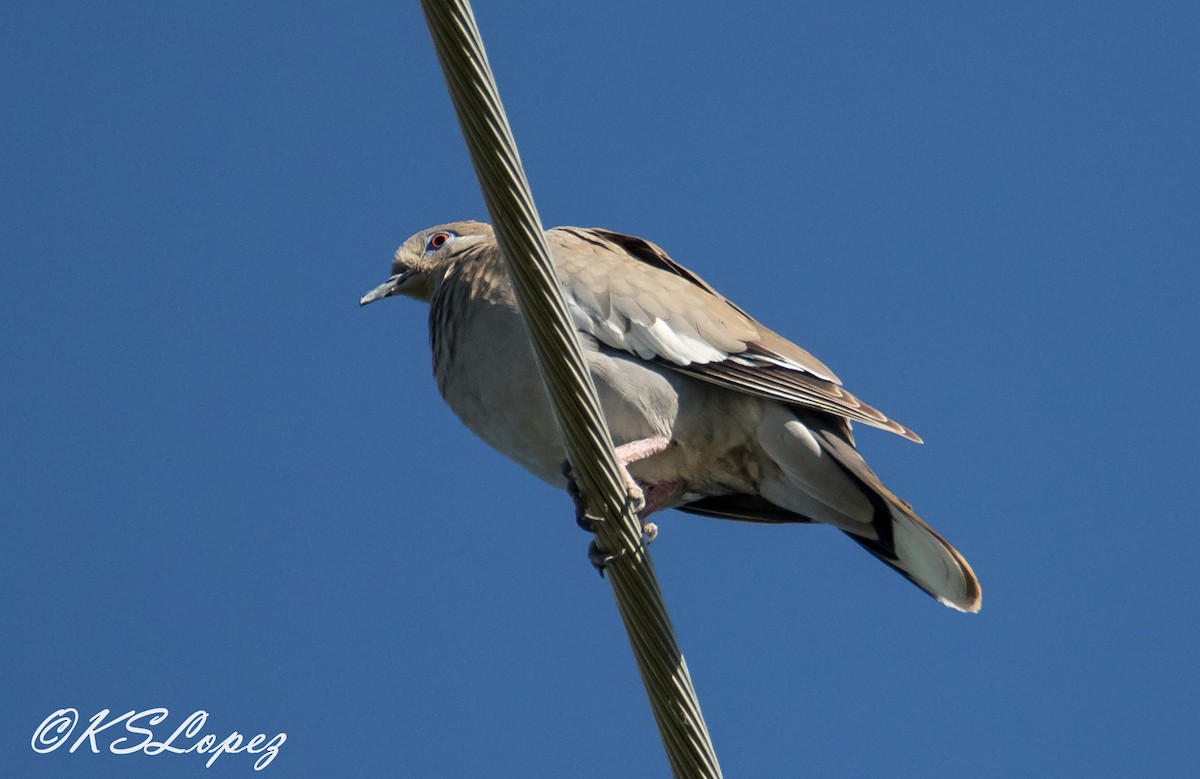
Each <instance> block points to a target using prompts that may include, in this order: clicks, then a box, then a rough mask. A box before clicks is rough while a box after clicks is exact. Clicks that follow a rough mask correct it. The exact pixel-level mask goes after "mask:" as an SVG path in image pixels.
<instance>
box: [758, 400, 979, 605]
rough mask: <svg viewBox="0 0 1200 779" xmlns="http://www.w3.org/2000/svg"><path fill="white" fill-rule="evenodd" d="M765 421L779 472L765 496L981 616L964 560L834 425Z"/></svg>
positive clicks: (763, 436) (763, 435)
mask: <svg viewBox="0 0 1200 779" xmlns="http://www.w3.org/2000/svg"><path fill="white" fill-rule="evenodd" d="M779 411H786V413H787V415H788V416H787V417H780V418H777V419H770V418H769V417H771V416H773V415H774V413H769V414H768V418H764V420H763V424H762V426H761V427H760V429H759V439H760V441H761V443H762V444H763V448H764V449H765V450H766V451H767V453H768V454H769V455H770V456H771V458H772V459H773V460H774V461H775V462H776V464H777V465H779V467H780V470H781V472H782V473H781V475H780V477H779V478H778V479H776V480H774V481H771V482H764V483H763V484H762V485H760V489H761V490H762V494H763V497H764V498H766V499H767V500H769V501H771V502H772V503H775V504H778V505H780V506H783V507H784V508H787V509H788V510H790V511H794V512H796V513H798V514H801V515H803V516H804V517H806V518H809V519H812V520H815V521H817V522H824V523H827V524H830V525H833V526H835V527H837V528H838V529H839V530H841V531H843V532H844V533H846V535H848V536H850V537H851V538H852V539H854V541H855V542H857V543H858V544H859V545H860V546H862V547H863V548H864V549H866V550H867V551H868V552H870V553H871V554H873V555H875V556H876V557H877V558H879V559H880V560H881V561H883V562H884V563H886V564H887V565H889V566H891V567H892V568H894V569H895V570H896V571H898V572H899V573H900V574H902V575H903V576H904V577H905V578H907V579H908V580H909V581H911V582H912V583H913V584H915V585H917V586H918V587H920V588H921V589H922V590H924V591H925V592H927V593H928V594H929V595H930V596H932V597H933V598H936V599H937V600H938V601H940V602H941V603H943V604H945V605H947V606H950V607H951V608H955V609H958V610H959V611H968V612H976V611H979V607H980V603H981V601H982V597H983V596H982V591H981V589H980V586H979V580H978V579H977V578H976V577H975V572H974V571H972V570H971V566H970V565H969V564H968V563H967V561H966V560H965V559H963V556H962V555H961V554H959V553H958V551H957V550H956V549H955V548H954V547H953V546H951V545H950V544H949V543H948V542H947V541H946V539H944V538H942V536H941V535H939V534H938V532H937V531H936V530H934V529H933V528H931V527H930V526H929V525H927V524H925V522H924V521H923V520H922V519H921V518H920V517H918V516H917V515H916V513H915V512H914V511H913V510H912V507H911V506H909V505H908V504H907V503H905V502H904V501H903V500H901V499H900V498H898V497H896V495H895V494H893V493H892V491H891V490H889V489H888V488H887V487H885V486H884V485H883V482H881V481H880V480H879V477H878V476H876V475H875V473H874V472H873V471H872V470H871V469H870V467H869V466H868V465H867V463H866V461H864V460H863V458H862V456H861V455H860V454H859V453H858V451H857V450H856V449H855V448H854V445H853V444H851V443H850V440H849V437H848V434H847V433H846V432H844V430H843V429H842V428H841V427H840V426H839V425H829V424H824V420H823V419H821V418H816V417H810V416H809V415H805V416H804V417H803V420H802V419H801V418H798V417H797V416H794V415H793V414H794V412H793V411H792V410H790V409H788V410H785V409H782V408H780V409H779Z"/></svg>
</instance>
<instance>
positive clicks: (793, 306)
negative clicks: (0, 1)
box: [0, 0, 1200, 777]
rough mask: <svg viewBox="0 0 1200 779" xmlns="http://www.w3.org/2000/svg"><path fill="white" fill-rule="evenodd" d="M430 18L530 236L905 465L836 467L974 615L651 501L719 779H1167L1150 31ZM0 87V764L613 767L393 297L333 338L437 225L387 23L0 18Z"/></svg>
mask: <svg viewBox="0 0 1200 779" xmlns="http://www.w3.org/2000/svg"><path fill="white" fill-rule="evenodd" d="M476 13H477V15H478V18H479V21H480V24H481V26H482V29H483V33H484V38H485V41H486V43H487V46H488V50H489V53H490V56H491V59H492V63H493V66H494V68H495V70H496V74H497V77H498V79H499V82H500V87H501V92H502V94H503V97H504V99H505V102H506V106H507V109H508V113H509V117H510V119H511V121H512V123H513V126H514V130H515V133H516V137H517V141H518V143H519V145H520V148H521V151H522V155H523V158H524V161H525V164H526V168H527V171H528V174H529V177H530V181H531V183H532V185H533V190H534V195H535V198H536V199H537V202H538V204H539V208H540V211H541V214H542V218H543V220H544V222H545V223H546V224H547V226H549V225H557V224H574V225H583V226H603V227H607V228H611V229H615V230H619V231H622V232H627V233H632V234H635V235H640V236H642V237H645V238H648V239H650V240H652V241H654V242H656V243H658V244H660V245H662V246H663V247H665V248H666V249H667V251H668V252H670V253H671V254H672V256H674V257H675V258H676V259H677V260H679V261H680V262H682V263H684V264H685V265H687V266H689V267H690V268H692V269H693V270H695V271H696V272H697V273H699V274H700V275H702V276H703V277H704V278H705V279H706V280H707V281H709V282H711V283H712V284H713V285H714V286H716V287H717V288H718V289H720V290H721V291H722V292H724V293H725V294H726V295H727V296H729V297H730V298H732V299H733V300H735V301H736V302H738V303H739V304H741V305H742V306H743V307H745V308H747V309H748V310H749V311H750V312H751V313H753V314H754V315H755V316H757V317H758V318H759V319H761V320H762V321H764V322H765V323H766V324H768V325H769V326H771V327H773V328H774V329H776V330H778V331H780V332H782V333H784V334H786V335H788V336H789V337H791V338H793V339H794V340H796V341H797V342H799V343H800V344H802V345H803V346H805V347H806V348H808V349H810V350H811V351H812V352H814V353H815V354H816V355H817V356H818V357H820V358H821V359H822V360H824V361H825V362H826V363H827V364H829V365H830V366H831V367H832V368H833V369H834V370H835V371H837V372H838V374H839V375H840V376H841V377H842V378H843V380H844V381H845V382H846V385H847V386H848V387H849V388H850V389H851V390H852V391H854V392H855V393H856V394H858V395H859V396H861V397H863V398H864V399H865V400H867V401H868V402H870V403H872V404H874V405H877V406H879V407H880V408H882V409H883V410H885V411H886V412H887V413H889V414H890V415H892V416H894V417H896V418H897V419H899V420H901V421H903V422H904V423H906V424H908V425H910V426H912V427H913V428H914V429H916V430H917V431H918V432H919V433H920V434H921V435H922V436H923V437H924V438H925V440H926V442H927V443H926V444H925V445H924V446H920V447H918V446H914V445H912V444H909V443H907V442H905V441H902V440H900V439H898V438H893V437H891V436H888V435H886V434H884V433H881V432H876V431H872V430H867V429H862V430H861V432H860V433H859V442H860V447H861V449H862V450H863V451H864V452H865V453H866V455H867V457H868V459H869V460H870V462H871V463H872V465H873V466H874V468H875V470H876V471H877V472H878V473H880V475H881V476H882V477H883V478H884V479H885V481H887V482H888V484H889V485H890V486H891V487H892V488H893V489H894V490H896V491H897V492H898V493H899V494H900V495H902V496H904V497H905V498H907V499H908V500H909V501H911V502H912V503H913V504H914V506H915V507H916V508H917V510H918V511H919V512H920V513H921V514H922V515H923V516H924V517H925V518H926V519H928V520H929V521H930V522H931V523H932V524H933V525H935V526H936V527H937V528H938V529H939V530H941V531H942V532H943V533H944V534H945V535H946V536H947V537H948V538H950V539H951V540H952V541H953V542H954V543H955V544H956V545H957V546H958V547H959V548H960V549H961V550H962V551H963V553H964V554H965V555H966V556H967V558H968V559H969V560H970V561H971V562H972V564H973V565H974V567H975V570H976V572H977V573H978V574H979V576H980V578H981V580H982V582H983V587H984V596H985V597H984V607H983V611H982V613H981V614H980V615H978V616H974V617H971V616H963V615H960V614H957V613H954V612H952V611H950V610H948V609H944V608H942V607H940V606H938V605H937V604H936V603H934V602H933V601H931V600H929V599H928V598H926V597H924V596H923V595H921V594H920V593H919V592H918V591H917V590H916V589H914V588H913V587H911V586H909V585H908V584H906V583H905V582H904V581H903V580H901V579H900V578H899V577H897V576H896V575H895V574H894V573H892V572H890V571H888V570H887V569H886V568H885V567H883V566H881V565H879V564H878V563H877V562H876V561H874V560H873V559H872V558H870V556H868V555H866V554H863V553H862V552H861V550H859V549H858V548H857V547H855V545H853V544H851V543H849V542H848V541H847V540H846V539H845V538H844V537H842V536H841V535H840V534H838V533H836V532H833V531H831V530H829V529H828V528H813V527H778V528H776V527H759V526H748V525H739V524H736V523H726V522H717V521H713V520H705V519H700V518H697V517H690V516H685V515H682V514H670V515H664V516H663V517H661V518H660V521H659V525H660V530H661V532H660V536H659V539H658V541H657V542H656V543H655V545H654V547H653V553H654V558H655V562H656V566H657V569H658V572H659V576H660V578H661V581H662V585H663V588H664V591H665V594H666V597H667V600H668V604H669V606H670V609H671V613H672V616H673V618H674V621H675V625H676V628H677V631H678V634H679V639H680V641H681V643H682V645H683V648H684V651H685V653H686V656H687V660H688V664H689V666H690V668H691V670H692V673H693V676H694V679H695V683H696V687H697V689H698V691H699V694H700V699H701V703H702V705H703V708H704V713H705V716H706V718H707V720H708V724H709V726H710V729H711V731H712V734H713V737H714V740H715V743H716V747H717V752H718V755H719V757H720V758H721V761H722V765H723V767H724V769H725V772H726V774H727V775H729V776H755V777H759V776H762V777H767V776H796V775H801V774H805V773H808V774H810V775H818V776H827V777H839V776H844V777H858V776H871V775H875V776H879V775H889V776H926V775H929V774H931V773H933V772H946V773H954V774H956V775H968V776H979V777H990V776H996V777H1000V776H1018V775H1026V776H1030V775H1032V776H1079V775H1085V774H1086V775H1093V776H1147V775H1161V776H1172V775H1174V776H1179V775H1184V774H1186V773H1188V772H1190V771H1191V770H1194V765H1195V759H1196V747H1195V735H1194V734H1195V730H1196V725H1197V716H1196V714H1195V712H1194V705H1193V702H1194V699H1195V698H1196V697H1197V694H1198V693H1200V689H1198V686H1200V685H1198V684H1197V675H1198V668H1197V665H1198V664H1197V660H1196V650H1195V647H1196V645H1197V643H1198V640H1200V620H1198V619H1197V608H1196V606H1195V605H1194V603H1193V599H1192V597H1191V595H1190V593H1189V589H1190V586H1192V584H1193V579H1194V576H1193V569H1194V562H1193V555H1194V550H1195V549H1196V548H1197V546H1198V545H1200V532H1198V530H1197V520H1196V504H1197V502H1196V499H1195V495H1194V486H1195V484H1196V483H1197V477H1196V470H1197V468H1196V466H1197V459H1198V458H1197V457H1196V455H1195V449H1194V444H1193V439H1194V437H1195V434H1196V431H1197V429H1198V427H1200V414H1198V412H1197V404H1196V402H1195V400H1194V394H1195V388H1196V386H1197V384H1198V383H1200V369H1198V368H1197V359H1196V354H1197V350H1196V333H1197V327H1196V322H1195V320H1196V315H1195V310H1196V308H1195V305H1196V304H1195V300H1196V296H1197V292H1198V291H1200V290H1198V289H1197V288H1198V286H1200V285H1198V284H1197V278H1198V275H1200V274H1197V271H1196V260H1197V250H1196V247H1197V246H1198V245H1200V226H1198V225H1200V220H1198V219H1197V216H1198V215H1200V126H1198V125H1200V122H1198V119H1200V99H1198V97H1197V91H1196V83H1197V76H1198V75H1200V53H1198V52H1200V47H1198V46H1197V44H1196V30H1197V29H1200V11H1198V10H1197V6H1196V5H1194V4H1184V3H1160V4H1154V5H1153V6H1151V5H1149V4H1140V3H1123V4H1122V3H1065V2H1050V3H1044V2H1039V3H1030V2H1017V3H1006V4H1001V5H999V6H998V5H995V4H990V5H981V4H963V3H949V2H944V3H925V4H894V5H889V6H885V5H883V4H860V3H836V4H835V3H828V4H809V3H780V2H771V3H756V2H749V3H744V4H742V5H741V6H739V10H738V11H737V12H736V13H735V12H733V11H731V10H730V8H729V7H728V6H727V5H726V4H717V3H701V4H689V5H687V6H686V7H685V6H681V5H673V4H646V3H632V2H620V1H619V0H618V1H617V2H612V3H600V4H580V5H579V6H570V7H565V8H564V7H563V6H561V5H560V4H557V3H549V2H525V3H480V4H479V7H478V8H477V9H476ZM0 102H2V104H3V105H4V107H5V112H4V113H5V121H4V122H3V124H2V126H0V193H2V197H3V201H2V202H3V209H2V211H0V213H2V215H3V216H2V219H3V236H4V240H3V246H4V273H3V282H2V283H0V368H2V370H0V442H3V443H2V445H0V523H2V524H0V527H2V528H3V543H0V614H2V615H3V621H4V625H5V630H4V636H5V638H4V646H3V650H2V651H0V679H2V680H3V681H2V682H0V698H2V699H3V701H4V705H3V706H2V707H0V766H3V767H4V770H3V773H5V774H6V775H12V776H33V775H37V776H53V777H96V776H114V777H117V776H119V777H143V776H147V777H148V776H172V777H176V776H192V775H201V774H203V775H214V776H215V775H225V776H243V775H248V774H252V773H253V771H252V769H251V763H252V762H253V761H252V759H251V758H250V757H248V756H247V755H245V754H237V755H224V756H222V757H221V758H220V759H219V760H217V762H216V763H215V764H214V765H213V767H212V768H211V769H207V772H206V769H205V768H204V760H205V758H204V757H201V756H197V755H195V754H182V755H173V754H160V755H154V756H151V755H145V754H132V755H113V754H110V753H108V752H107V751H103V752H102V753H101V754H91V753H90V751H86V750H87V747H86V746H84V747H82V748H81V751H77V752H76V753H74V754H68V753H67V752H66V747H63V748H60V749H58V750H57V751H54V752H52V753H49V754H44V755H40V754H35V753H34V751H33V749H32V748H31V745H30V740H31V738H32V737H33V735H34V731H35V730H36V729H37V728H38V726H39V724H40V723H42V721H43V720H44V719H46V718H47V717H48V716H49V715H50V714H51V713H52V712H54V711H55V710H57V709H61V708H68V707H70V708H74V709H76V710H77V711H78V713H79V716H80V719H81V721H84V720H86V719H87V718H89V717H91V716H93V715H94V714H96V713H97V712H100V711H102V710H104V709H110V710H111V711H112V712H113V715H114V716H115V715H117V714H120V713H124V712H126V711H130V710H136V711H138V712H142V711H146V710H150V709H154V708H165V709H167V710H168V711H169V718H168V719H167V721H166V723H165V724H164V725H163V726H162V728H159V729H156V731H155V732H156V734H158V735H159V736H160V737H162V736H165V735H167V734H168V733H169V730H171V729H173V728H174V727H175V726H176V725H178V724H179V723H181V722H182V721H183V720H184V719H186V718H187V716H188V715H190V714H192V713H193V712H195V711H206V712H208V720H207V723H206V728H205V729H204V730H203V731H202V732H203V733H209V732H212V733H215V734H218V737H224V736H225V735H227V734H229V733H230V732H231V731H235V730H236V731H238V732H240V733H245V734H248V735H253V734H256V733H259V732H263V733H265V734H267V735H268V736H269V735H272V734H275V733H279V732H285V733H286V734H287V741H286V742H285V743H284V744H283V745H282V747H281V748H280V751H279V754H278V756H277V758H276V759H275V760H274V761H273V762H272V763H271V764H270V765H269V766H267V767H266V768H265V769H264V770H263V772H262V773H263V774H264V775H275V776H289V777H290V776H389V775H390V776H414V777H415V776H490V777H501V776H504V777H507V776H514V777H517V776H597V777H599V776H662V775H665V774H666V773H667V766H666V761H665V759H664V757H663V755H662V751H661V747H660V744H659V742H658V736H657V733H656V731H655V728H654V725H653V721H652V718H651V715H650V712H649V708H648V706H647V705H646V701H645V697H644V693H643V691H642V688H641V684H640V682H639V680H638V678H637V675H636V671H635V667H634V664H633V661H632V657H631V654H630V651H629V648H628V645H627V643H626V639H625V636H624V633H623V631H622V629H621V626H620V623H619V620H618V618H617V615H616V610H615V607H614V605H613V602H612V597H611V594H610V592H609V588H608V585H607V584H605V583H604V582H602V581H601V580H600V579H599V578H597V577H596V576H595V574H594V573H593V572H592V570H591V568H590V567H589V566H588V564H587V562H586V559H585V550H586V546H587V537H586V536H585V535H584V534H583V533H581V532H580V531H579V530H578V529H577V528H576V527H575V524H574V522H573V521H572V511H571V504H570V501H569V499H568V498H567V497H566V496H565V495H564V494H561V493H558V492H556V491H554V490H552V489H550V488H549V487H546V486H544V485H542V484H541V483H540V482H538V481H536V480H535V479H533V478H532V477H530V476H528V475H526V474H525V473H524V472H523V471H521V470H520V468H519V467H517V466H515V465H513V464H511V463H509V462H507V461H505V460H504V459H503V458H502V457H500V456H499V455H497V454H494V453H493V452H491V451H490V450H488V449H487V448H486V447H485V445H483V444H482V443H480V442H479V441H477V440H475V439H474V438H472V437H471V435H470V434H469V433H468V432H467V431H466V430H465V429H464V428H462V426H461V425H460V424H459V423H458V422H457V420H456V419H455V418H454V417H453V415H452V414H451V413H450V412H449V410H448V409H446V408H445V407H444V406H443V404H442V403H441V401H440V399H439V398H438V396H437V391H436V389H435V387H434V383H433V381H432V379H431V377H430V375H429V355H428V347H427V344H426V333H425V311H424V309H423V308H422V307H421V306H419V305H417V304H414V303H411V302H410V301H388V302H385V303H381V304H379V305H377V306H372V307H370V308H368V309H362V310H360V309H359V307H358V303H357V301H358V297H359V295H361V294H362V293H363V292H365V291H366V290H368V289H370V288H371V287H373V286H375V285H376V284H378V283H379V282H380V281H382V280H383V279H384V278H385V277H386V275H387V272H388V263H389V261H390V258H391V254H392V252H393V251H394V249H395V247H396V246H397V245H398V244H399V243H400V242H401V241H402V240H403V239H404V238H406V237H407V236H408V235H409V234H411V233H413V232H416V231H417V230H420V229H423V228H425V227H428V226H431V225H434V224H437V223H440V222H445V221H450V220H455V219H462V218H479V219H482V218H486V214H485V211H484V208H483V206H482V200H481V198H480V196H479V194H478V190H477V186H476V184H475V181H474V177H473V174H472V172H471V169H470V165H469V163H468V160H467V156H466V152H465V149H464V147H463V144H462V140H461V137H460V135H459V131H458V128H457V125H456V123H455V119H454V116H453V111H452V109H451V106H450V102H449V99H448V97H447V96H446V94H445V89H444V86H443V83H442V79H441V74H440V71H439V70H438V67H437V63H436V60H435V57H434V54H433V51H432V48H431V45H430V42H429V37H428V33H427V31H426V29H425V26H424V21H423V19H422V17H421V15H420V11H419V8H418V5H417V4H416V3H415V2H414V3H378V4H345V5H342V6H339V7H337V8H333V7H323V6H318V5H315V4H310V5H303V4H289V5H286V6H284V5H280V6H275V7H270V6H266V5H250V4H244V3H232V2H214V3H204V4H174V5H166V6H164V5H162V4H151V3H112V4H105V5H103V6H100V5H88V6H84V5H83V4H52V3H9V4H6V5H5V7H4V9H3V11H0ZM85 724H86V723H85V722H81V724H80V725H79V726H78V727H79V728H80V729H82V728H83V727H84V726H85ZM163 729H166V730H163ZM117 730H119V727H117V728H113V729H112V730H109V731H106V733H109V734H111V733H114V732H115V731H117ZM98 742H99V743H100V745H101V748H102V749H104V750H106V747H107V743H108V742H107V741H106V740H105V738H103V737H99V738H98Z"/></svg>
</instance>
